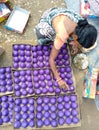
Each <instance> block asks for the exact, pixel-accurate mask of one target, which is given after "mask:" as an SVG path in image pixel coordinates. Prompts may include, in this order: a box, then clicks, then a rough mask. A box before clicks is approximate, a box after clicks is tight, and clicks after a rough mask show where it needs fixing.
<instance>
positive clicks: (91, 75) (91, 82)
mask: <svg viewBox="0 0 99 130" xmlns="http://www.w3.org/2000/svg"><path fill="white" fill-rule="evenodd" d="M97 76H98V69H97V68H89V69H88V72H87V73H86V75H85V80H84V90H83V97H85V98H90V99H95V95H96V85H97Z"/></svg>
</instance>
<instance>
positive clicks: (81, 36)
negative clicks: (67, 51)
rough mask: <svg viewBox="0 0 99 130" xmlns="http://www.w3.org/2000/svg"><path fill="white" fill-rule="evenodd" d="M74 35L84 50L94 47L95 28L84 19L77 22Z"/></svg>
mask: <svg viewBox="0 0 99 130" xmlns="http://www.w3.org/2000/svg"><path fill="white" fill-rule="evenodd" d="M75 33H76V35H77V37H78V42H79V43H80V44H81V45H82V46H83V47H84V48H90V47H91V46H92V45H94V43H95V41H96V39H97V30H96V28H95V27H94V26H93V25H91V24H89V23H88V21H87V20H86V19H84V20H79V22H78V25H77V27H76V29H75Z"/></svg>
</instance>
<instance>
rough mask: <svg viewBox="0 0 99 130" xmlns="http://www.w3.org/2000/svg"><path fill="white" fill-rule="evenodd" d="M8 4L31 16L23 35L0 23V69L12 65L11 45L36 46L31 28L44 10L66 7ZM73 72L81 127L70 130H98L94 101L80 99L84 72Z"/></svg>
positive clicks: (28, 0) (26, 1)
mask: <svg viewBox="0 0 99 130" xmlns="http://www.w3.org/2000/svg"><path fill="white" fill-rule="evenodd" d="M10 2H11V4H12V7H13V6H14V5H18V6H20V7H22V8H25V9H27V10H29V11H30V12H31V16H30V19H29V22H28V25H27V27H26V29H25V32H24V34H18V33H15V32H12V31H8V30H6V29H5V27H4V25H5V23H6V21H5V22H3V23H0V45H2V46H3V47H4V49H5V53H4V54H3V55H2V56H0V67H1V66H10V65H11V64H12V62H11V61H12V60H11V58H12V57H11V54H12V53H11V50H12V44H14V43H30V44H37V41H36V36H35V34H34V32H33V28H34V26H35V25H36V24H37V23H38V20H39V18H40V16H41V15H42V13H43V11H44V10H46V9H48V8H51V7H66V5H65V3H64V0H14V1H12V0H10ZM16 22H17V21H16ZM72 66H73V65H72ZM73 71H74V75H75V79H76V87H77V94H78V97H79V102H80V109H81V123H82V125H81V127H79V128H71V130H99V112H98V111H97V109H96V106H95V103H94V100H89V99H88V100H87V99H83V98H82V90H83V86H82V84H83V78H84V71H79V70H78V69H76V68H75V67H74V66H73ZM0 130H13V127H10V126H9V127H0Z"/></svg>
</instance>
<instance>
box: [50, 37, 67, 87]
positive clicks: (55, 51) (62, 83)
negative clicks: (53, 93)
mask: <svg viewBox="0 0 99 130" xmlns="http://www.w3.org/2000/svg"><path fill="white" fill-rule="evenodd" d="M57 43H58V45H59V44H60V46H58V47H57V46H56V45H57ZM63 44H64V43H63V41H61V39H57V38H56V39H55V41H54V45H53V48H52V50H51V53H50V59H49V62H50V67H51V69H52V71H53V74H54V76H55V78H56V81H57V82H58V84H59V86H60V87H62V88H67V89H68V86H67V84H66V82H65V81H63V80H62V79H61V77H60V75H59V72H58V70H57V68H56V65H55V59H56V57H57V55H58V53H59V50H60V49H61V46H62V45H63Z"/></svg>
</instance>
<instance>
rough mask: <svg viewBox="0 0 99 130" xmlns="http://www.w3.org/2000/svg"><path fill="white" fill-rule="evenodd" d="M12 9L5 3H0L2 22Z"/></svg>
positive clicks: (0, 18) (0, 20) (0, 19)
mask: <svg viewBox="0 0 99 130" xmlns="http://www.w3.org/2000/svg"><path fill="white" fill-rule="evenodd" d="M10 12H11V11H10V9H9V8H8V7H7V5H6V4H5V3H0V22H3V21H4V20H5V19H7V17H8V16H9V14H10Z"/></svg>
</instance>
